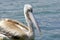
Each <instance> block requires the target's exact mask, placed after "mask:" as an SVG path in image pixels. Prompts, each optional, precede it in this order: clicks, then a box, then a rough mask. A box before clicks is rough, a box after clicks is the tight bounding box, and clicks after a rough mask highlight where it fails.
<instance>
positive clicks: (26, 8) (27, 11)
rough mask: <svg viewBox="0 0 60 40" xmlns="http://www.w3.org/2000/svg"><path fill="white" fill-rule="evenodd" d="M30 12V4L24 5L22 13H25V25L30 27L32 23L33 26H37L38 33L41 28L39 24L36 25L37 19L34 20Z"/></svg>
mask: <svg viewBox="0 0 60 40" xmlns="http://www.w3.org/2000/svg"><path fill="white" fill-rule="evenodd" d="M32 12H33V9H32V6H31V5H30V4H26V5H24V15H25V19H26V22H27V25H28V26H29V27H32V26H33V24H34V26H35V27H36V28H37V30H38V31H39V33H40V32H41V30H40V28H39V25H38V23H37V21H36V20H35V17H34V15H33V14H32ZM32 31H33V27H32Z"/></svg>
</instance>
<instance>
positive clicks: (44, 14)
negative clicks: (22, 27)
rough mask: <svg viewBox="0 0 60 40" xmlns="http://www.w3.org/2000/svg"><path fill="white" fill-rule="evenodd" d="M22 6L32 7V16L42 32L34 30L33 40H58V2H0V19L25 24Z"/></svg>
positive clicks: (55, 0)
mask: <svg viewBox="0 0 60 40" xmlns="http://www.w3.org/2000/svg"><path fill="white" fill-rule="evenodd" d="M24 4H31V5H32V6H33V14H34V16H35V18H36V20H37V21H38V23H39V26H40V27H41V30H42V35H41V36H40V35H39V33H38V32H37V30H36V29H35V33H36V37H35V40H60V0H0V18H11V19H16V20H18V21H21V22H23V23H25V24H26V22H25V19H24V14H23V7H24Z"/></svg>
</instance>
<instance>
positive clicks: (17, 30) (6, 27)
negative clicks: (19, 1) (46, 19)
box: [0, 4, 41, 40]
mask: <svg viewBox="0 0 60 40" xmlns="http://www.w3.org/2000/svg"><path fill="white" fill-rule="evenodd" d="M32 11H33V10H32V6H31V5H29V4H26V5H25V6H24V15H25V19H26V22H27V26H26V25H24V24H23V23H21V22H18V21H16V20H11V19H7V18H5V19H1V20H0V34H3V35H5V36H7V37H8V38H10V39H12V40H34V35H35V34H34V28H33V24H34V25H35V27H36V28H37V29H38V31H39V32H40V31H41V30H40V28H39V26H38V24H37V22H36V20H35V19H34V16H33V14H32Z"/></svg>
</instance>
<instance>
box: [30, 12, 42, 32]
mask: <svg viewBox="0 0 60 40" xmlns="http://www.w3.org/2000/svg"><path fill="white" fill-rule="evenodd" d="M29 16H30V19H31V21H32V22H33V24H34V25H35V27H36V28H37V30H38V31H39V33H41V30H40V28H39V25H38V23H37V21H36V20H35V18H34V15H33V14H32V13H31V12H30V13H29Z"/></svg>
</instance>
